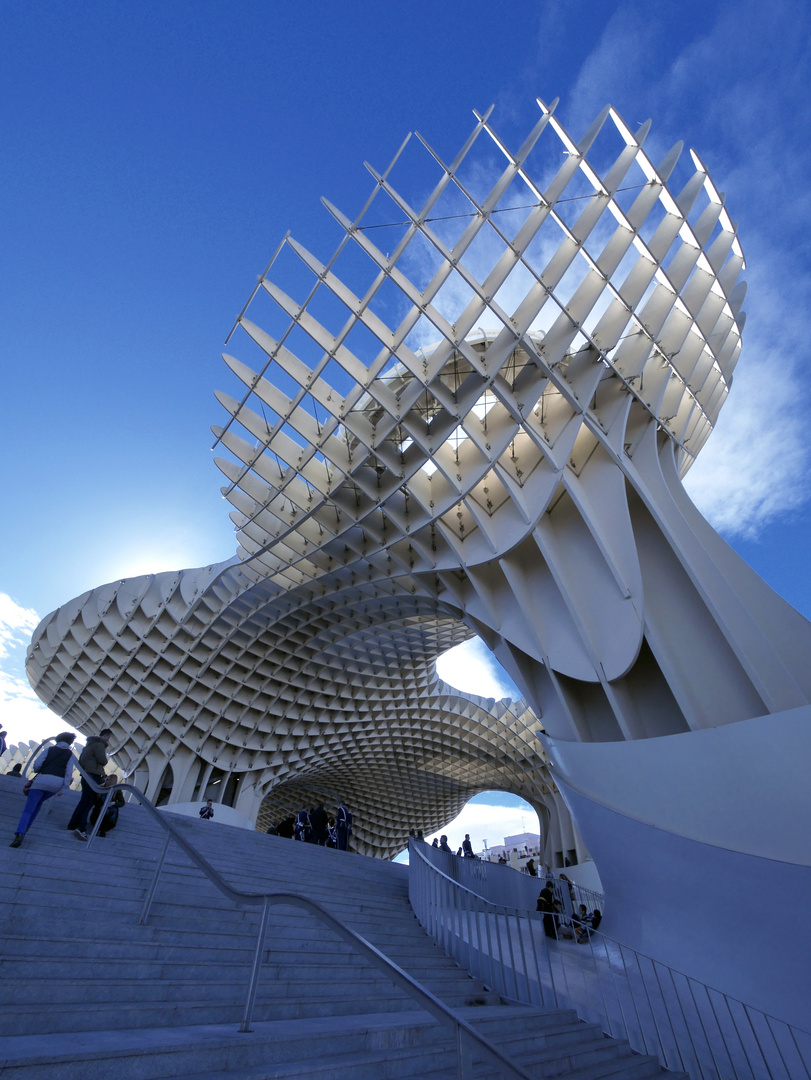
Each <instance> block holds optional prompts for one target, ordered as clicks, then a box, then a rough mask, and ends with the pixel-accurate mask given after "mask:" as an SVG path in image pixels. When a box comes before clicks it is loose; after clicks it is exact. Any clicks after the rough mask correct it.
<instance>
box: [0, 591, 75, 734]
mask: <svg viewBox="0 0 811 1080" xmlns="http://www.w3.org/2000/svg"><path fill="white" fill-rule="evenodd" d="M39 621H40V620H39V615H38V614H37V613H36V611H34V610H32V609H31V608H24V607H22V606H21V605H20V604H18V603H17V602H16V601H15V600H13V599H12V598H11V597H10V596H8V595H7V594H6V593H0V715H2V718H3V720H2V726H3V727H4V728H6V730H7V731H8V742H9V744H10V745H15V744H17V743H24V742H31V741H32V740H34V741H36V742H40V741H41V740H42V739H45V738H47V737H48V736H49V735H54V734H56V733H57V732H59V731H64V730H66V726H65V722H64V721H63V720H60V719H59V717H58V716H56V715H55V714H54V713H52V712H51V711H50V709H46V707H45V706H44V705H43V704H42V702H41V701H40V700H39V698H38V697H37V695H36V694H35V693H34V691H33V690H32V689H31V687H30V686H29V684H28V680H27V679H26V677H25V650H26V648H27V646H28V642H29V640H30V638H31V632H32V631H33V630H34V628H35V627H36V626H37V624H38V623H39Z"/></svg>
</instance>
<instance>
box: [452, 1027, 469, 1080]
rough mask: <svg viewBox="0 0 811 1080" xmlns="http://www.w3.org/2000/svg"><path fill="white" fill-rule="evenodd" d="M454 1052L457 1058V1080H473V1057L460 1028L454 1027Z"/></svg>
mask: <svg viewBox="0 0 811 1080" xmlns="http://www.w3.org/2000/svg"><path fill="white" fill-rule="evenodd" d="M456 1053H457V1056H458V1059H459V1080H473V1058H472V1055H471V1053H470V1047H469V1046H468V1045H467V1042H466V1041H465V1033H464V1032H463V1031H462V1028H461V1027H460V1026H459V1025H457V1027H456Z"/></svg>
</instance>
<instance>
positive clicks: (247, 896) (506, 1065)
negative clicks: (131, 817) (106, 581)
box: [23, 739, 532, 1080]
mask: <svg viewBox="0 0 811 1080" xmlns="http://www.w3.org/2000/svg"><path fill="white" fill-rule="evenodd" d="M52 742H54V740H53V739H46V740H45V741H44V742H42V743H40V744H39V746H38V747H37V748H36V750H34V751H33V753H32V754H31V755H30V756H29V758H28V760H27V761H26V763H25V767H24V768H23V776H24V777H25V776H26V774H27V772H28V769H29V766H30V764H31V763H32V762H33V760H34V759H35V758H36V756H37V755H38V754H39V753H40V751H41V750H42V749H43V748H44V747H45V746H47V745H49V744H50V743H52ZM74 764H75V767H76V768H77V769H78V771H79V772H80V774H81V775H82V777H83V778H84V780H85V781H86V782H87V783H88V784H89V785H90V787H91V788H92V789H93V790H94V791H95V792H96V793H97V794H99V795H102V796H105V798H104V801H103V804H102V806H101V807H100V809H99V813H98V816H97V818H96V822H95V825H94V826H93V829H92V830H91V832H90V834H89V836H88V843H87V846H88V847H90V845H91V844H92V841H93V838H94V837H95V835H96V833H97V831H98V828H99V826H100V824H101V822H102V821H103V820H104V814H105V813H106V811H107V807H108V806H109V803H110V799H111V798H112V796H113V794H114V793H115V792H116V791H123V792H126V793H127V794H129V795H131V796H132V797H133V798H135V799H136V800H137V801H138V802H139V803H140V804H141V806H142V807H143V808H144V810H145V811H146V812H147V814H148V815H149V816H150V817H151V818H152V820H153V821H154V822H156V823H157V824H158V825H159V826H160V828H161V829H162V830H163V831H164V833H165V834H166V835H165V839H164V843H163V849H162V851H161V853H160V856H159V857H158V862H157V865H156V867H155V873H154V876H153V878H152V881H151V884H150V886H149V888H148V890H147V894H146V897H145V899H144V905H143V908H142V910H141V917H140V919H139V925H144V924H146V922H147V920H148V918H149V913H150V910H151V908H152V902H153V900H154V897H155V893H156V891H157V887H158V882H159V880H160V876H161V872H162V870H163V866H164V863H165V860H166V854H167V852H168V850H169V845H170V844H171V843H172V841H174V843H176V844H177V846H178V847H179V848H180V849H181V850H182V851H183V852H184V854H185V855H187V856H188V858H189V859H190V860H191V861H192V862H193V863H194V865H195V866H197V868H198V869H199V870H200V871H202V873H203V874H205V876H206V877H207V878H208V879H209V881H210V882H211V883H212V884H213V885H214V886H215V887H216V888H217V889H218V890H219V891H220V892H221V893H222V894H223V896H226V897H227V898H228V899H229V900H231V901H232V902H233V903H234V904H235V905H237V906H238V907H243V906H248V907H258V908H261V909H262V910H261V915H260V919H259V929H258V933H257V938H256V948H255V950H254V957H253V964H252V967H251V975H250V980H249V984H248V994H247V999H246V1002H245V1011H244V1014H243V1018H242V1023H241V1025H240V1028H239V1030H240V1031H241V1032H250V1031H252V1030H253V1029H252V1028H251V1021H252V1018H253V1010H254V1005H255V1003H256V994H257V989H258V985H259V974H260V971H261V968H262V961H263V958H264V952H265V938H266V935H267V928H268V922H269V918H270V909H271V908H272V907H280V906H283V907H293V908H298V909H299V910H302V911H306V912H309V914H311V915H313V916H314V917H315V918H316V919H318V921H319V922H321V923H323V924H324V925H325V926H327V927H328V928H329V929H330V930H332V932H333V933H334V934H335V935H336V936H337V937H339V938H340V939H341V940H342V941H344V942H346V943H347V944H348V945H350V946H351V947H352V948H353V949H355V950H356V951H357V952H358V953H360V954H361V956H363V957H364V958H365V959H366V960H368V961H369V963H371V964H372V965H373V966H374V967H376V968H377V969H378V970H380V971H382V972H383V973H384V974H385V975H386V976H388V978H389V979H390V980H391V981H392V982H393V983H394V984H395V986H398V987H399V988H400V989H401V990H404V991H405V993H406V994H407V995H408V996H409V997H410V998H411V999H412V1000H413V1001H416V1002H417V1003H418V1005H419V1006H420V1008H422V1009H424V1010H425V1011H426V1012H427V1013H429V1014H430V1015H431V1016H433V1017H434V1019H435V1020H437V1021H438V1022H439V1023H440V1024H443V1025H444V1026H445V1027H449V1028H451V1029H452V1031H453V1034H454V1039H455V1043H456V1050H457V1057H458V1065H459V1080H472V1078H473V1063H474V1060H481V1059H484V1060H485V1061H487V1062H488V1063H489V1064H491V1065H494V1066H495V1067H496V1068H497V1069H498V1074H499V1078H500V1080H532V1078H531V1077H530V1075H529V1073H527V1072H525V1071H524V1070H523V1069H521V1068H520V1067H518V1066H516V1065H514V1064H513V1063H512V1062H511V1061H509V1060H508V1059H507V1058H506V1057H505V1056H504V1055H503V1054H502V1053H501V1051H500V1050H499V1049H498V1048H497V1047H496V1046H494V1045H493V1044H492V1043H491V1042H490V1041H489V1040H488V1039H486V1038H484V1036H482V1035H481V1034H480V1033H479V1032H478V1031H476V1029H475V1028H474V1027H472V1026H471V1025H470V1024H468V1023H467V1022H466V1021H465V1020H462V1019H461V1018H459V1017H457V1016H456V1015H455V1014H454V1013H453V1012H452V1011H451V1010H450V1009H449V1008H448V1007H447V1005H445V1004H444V1003H443V1002H442V1001H440V1000H439V998H437V997H435V996H434V995H433V994H432V993H431V992H430V990H427V989H426V988H425V987H424V986H422V985H421V984H420V983H418V982H417V981H416V979H413V978H412V977H411V976H410V975H409V974H408V972H406V971H404V970H403V969H402V968H401V967H399V965H397V964H395V963H394V962H393V961H391V960H389V958H388V957H387V956H385V955H384V954H383V953H382V952H380V950H379V949H377V948H376V947H375V946H374V945H372V943H371V942H370V941H367V940H366V938H364V937H362V936H361V935H360V934H357V933H355V931H354V930H351V929H350V928H349V927H348V926H345V925H344V923H342V922H341V921H340V920H339V919H336V918H335V916H334V915H332V914H330V912H329V911H327V910H326V909H325V908H323V907H321V905H320V904H316V903H315V901H313V900H309V899H308V898H307V897H306V896H299V895H298V894H297V893H282V892H280V893H250V892H243V891H242V890H240V889H234V888H232V887H231V886H230V885H229V884H228V883H227V882H226V881H225V879H224V878H223V877H222V876H221V874H220V873H219V872H218V871H217V870H215V869H214V867H213V866H212V865H211V863H209V861H208V860H207V859H206V858H205V857H204V856H203V855H201V854H200V852H199V851H197V849H196V848H195V847H194V846H193V845H192V844H190V843H189V841H188V840H187V839H186V838H185V836H183V834H182V833H181V832H180V831H179V830H178V829H177V828H176V827H175V826H174V825H173V824H172V822H171V821H169V820H168V818H167V815H166V814H165V813H162V812H161V811H159V810H158V809H157V808H156V807H155V806H154V805H153V803H152V802H150V800H149V799H148V798H147V797H146V795H144V793H143V792H142V791H141V790H140V789H139V788H137V787H135V786H134V785H133V784H115V785H113V786H111V787H100V786H99V785H98V784H96V783H95V782H94V781H93V780H92V779H91V778H90V777H89V776H88V775H87V773H85V771H84V770H83V769H82V768H81V767H80V766H79V764H78V762H77V761H76V759H75V758H74Z"/></svg>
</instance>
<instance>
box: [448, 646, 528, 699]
mask: <svg viewBox="0 0 811 1080" xmlns="http://www.w3.org/2000/svg"><path fill="white" fill-rule="evenodd" d="M436 669H437V674H438V675H439V677H440V679H442V680H443V682H446V683H448V684H449V685H450V686H453V687H455V688H456V689H457V690H461V691H462V692H463V693H465V694H475V695H476V696H477V697H483V698H496V700H500V699H501V698H513V699H518V698H520V697H521V694H520V692H519V691H518V690H517V689H516V687H515V685H514V684H513V683H512V682H511V680H510V678H509V676H508V675H507V673H506V672H505V671H504V669H503V668H502V667H501V665H500V664H499V662H498V661H497V660H496V658H495V657H494V656H493V654H492V653H491V652H490V650H489V649H488V648H487V646H486V645H485V644H484V642H483V641H480V640H479V639H478V638H471V640H470V641H464V642H462V644H461V645H457V646H455V648H453V649H449V650H448V651H447V652H446V653H443V655H442V656H440V657H439V658H438V659H437V662H436Z"/></svg>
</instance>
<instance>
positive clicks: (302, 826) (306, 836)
mask: <svg viewBox="0 0 811 1080" xmlns="http://www.w3.org/2000/svg"><path fill="white" fill-rule="evenodd" d="M312 831H313V827H312V825H311V824H310V812H309V810H308V809H307V807H306V806H302V808H301V810H299V812H298V813H297V814H296V827H295V833H294V836H293V839H294V840H300V841H301V842H302V843H305V844H306V843H309V841H310V834H311V833H312Z"/></svg>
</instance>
